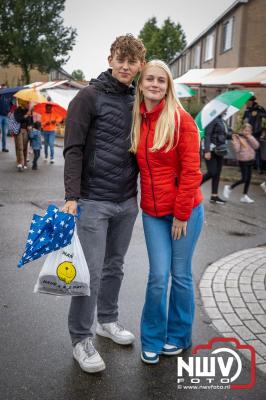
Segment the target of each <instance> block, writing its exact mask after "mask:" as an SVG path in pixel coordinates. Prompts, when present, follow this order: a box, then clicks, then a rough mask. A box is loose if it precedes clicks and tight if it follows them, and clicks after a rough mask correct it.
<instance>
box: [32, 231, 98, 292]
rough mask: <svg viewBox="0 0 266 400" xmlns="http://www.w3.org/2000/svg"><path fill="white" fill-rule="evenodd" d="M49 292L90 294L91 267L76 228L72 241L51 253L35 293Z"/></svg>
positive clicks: (44, 265) (42, 270)
mask: <svg viewBox="0 0 266 400" xmlns="http://www.w3.org/2000/svg"><path fill="white" fill-rule="evenodd" d="M37 292H39V293H47V294H53V295H56V296H89V295H90V274H89V268H88V265H87V262H86V259H85V256H84V253H83V250H82V247H81V244H80V241H79V238H78V234H77V228H75V231H74V234H73V237H72V240H71V243H70V244H69V245H68V246H66V247H63V248H61V249H59V250H57V251H54V252H52V253H49V254H48V256H47V258H46V260H45V262H44V264H43V267H42V269H41V272H40V274H39V277H38V280H37V283H36V285H35V287H34V293H37Z"/></svg>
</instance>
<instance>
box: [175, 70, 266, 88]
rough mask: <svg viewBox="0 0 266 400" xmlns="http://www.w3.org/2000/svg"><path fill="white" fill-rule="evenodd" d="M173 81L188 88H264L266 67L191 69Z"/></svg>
mask: <svg viewBox="0 0 266 400" xmlns="http://www.w3.org/2000/svg"><path fill="white" fill-rule="evenodd" d="M175 81H176V82H178V83H184V84H186V85H190V86H229V85H241V86H251V87H256V86H266V66H262V67H241V68H207V69H191V70H189V71H188V72H186V73H185V74H184V75H182V76H180V77H179V78H177V79H175Z"/></svg>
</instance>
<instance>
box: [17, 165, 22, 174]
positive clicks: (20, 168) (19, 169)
mask: <svg viewBox="0 0 266 400" xmlns="http://www.w3.org/2000/svg"><path fill="white" fill-rule="evenodd" d="M17 169H18V171H19V172H21V171H22V170H23V166H22V164H18V165H17Z"/></svg>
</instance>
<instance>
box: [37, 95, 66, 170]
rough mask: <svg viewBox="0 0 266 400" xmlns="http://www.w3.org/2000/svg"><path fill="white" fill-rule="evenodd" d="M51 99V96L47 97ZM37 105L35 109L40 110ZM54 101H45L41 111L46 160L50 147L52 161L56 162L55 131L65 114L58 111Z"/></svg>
mask: <svg viewBox="0 0 266 400" xmlns="http://www.w3.org/2000/svg"><path fill="white" fill-rule="evenodd" d="M47 100H48V101H50V98H48V99H47ZM41 105H42V104H39V105H37V106H36V107H35V111H36V112H38V108H37V107H38V106H41ZM55 106H56V105H54V104H53V103H45V104H44V110H43V112H41V124H42V131H43V136H44V155H45V160H46V161H48V149H50V163H51V164H53V163H54V142H55V131H56V126H57V124H59V123H60V122H62V120H63V116H62V115H60V114H59V113H57V112H56V109H55ZM65 114H66V113H65Z"/></svg>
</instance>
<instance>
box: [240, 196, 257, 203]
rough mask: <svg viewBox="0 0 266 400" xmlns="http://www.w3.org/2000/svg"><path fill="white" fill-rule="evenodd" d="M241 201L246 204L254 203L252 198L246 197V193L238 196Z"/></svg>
mask: <svg viewBox="0 0 266 400" xmlns="http://www.w3.org/2000/svg"><path fill="white" fill-rule="evenodd" d="M240 201H241V203H247V204H252V203H254V200H252V199H251V198H250V197H248V195H247V194H244V195H243V196H242V197H241V198H240Z"/></svg>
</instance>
